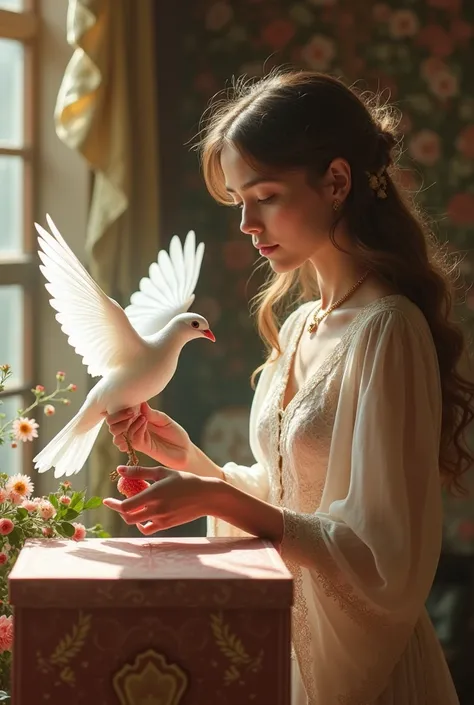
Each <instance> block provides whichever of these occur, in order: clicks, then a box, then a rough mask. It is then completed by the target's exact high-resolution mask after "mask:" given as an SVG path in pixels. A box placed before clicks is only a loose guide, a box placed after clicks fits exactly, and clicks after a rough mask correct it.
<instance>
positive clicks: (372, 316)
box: [352, 294, 433, 344]
mask: <svg viewBox="0 0 474 705" xmlns="http://www.w3.org/2000/svg"><path fill="white" fill-rule="evenodd" d="M389 331H391V332H393V333H395V334H396V333H400V336H399V338H400V342H403V335H412V336H415V337H419V338H420V340H422V341H423V342H425V343H427V344H433V339H432V335H431V330H430V327H429V324H428V321H427V320H426V317H425V315H424V313H423V312H422V310H421V309H420V307H419V306H417V305H416V304H415V303H414V302H413V301H411V299H409V298H408V297H407V296H405V295H403V294H390V295H388V296H382V297H381V298H379V299H375V300H374V301H372V302H371V303H369V304H367V305H366V306H364V307H363V309H362V310H361V312H360V313H359V315H358V316H356V318H355V320H354V333H355V335H354V336H352V339H353V341H354V342H356V340H357V342H359V343H361V341H362V340H363V339H364V338H366V337H367V336H373V334H374V333H375V334H376V333H377V332H379V333H380V336H381V337H382V336H383V334H385V333H387V332H389Z"/></svg>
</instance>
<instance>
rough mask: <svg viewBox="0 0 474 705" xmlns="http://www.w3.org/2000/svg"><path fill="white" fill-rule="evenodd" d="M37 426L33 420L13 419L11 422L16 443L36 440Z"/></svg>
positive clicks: (22, 417)
mask: <svg viewBox="0 0 474 705" xmlns="http://www.w3.org/2000/svg"><path fill="white" fill-rule="evenodd" d="M38 428H39V425H38V424H37V423H36V421H35V420H34V419H27V418H26V417H24V416H21V417H20V418H19V419H15V421H14V422H13V426H12V429H13V435H14V436H15V438H16V440H17V441H23V443H25V441H32V440H33V438H38V431H37V429H38Z"/></svg>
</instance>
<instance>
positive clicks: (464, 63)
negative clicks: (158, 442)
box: [167, 0, 474, 550]
mask: <svg viewBox="0 0 474 705" xmlns="http://www.w3.org/2000/svg"><path fill="white" fill-rule="evenodd" d="M188 7H189V13H188V16H187V17H183V25H182V35H181V36H182V52H183V55H184V61H185V65H186V71H185V75H184V79H185V80H184V85H183V86H181V88H180V90H181V92H182V96H183V100H182V103H181V105H182V114H181V116H180V119H181V124H182V131H183V144H186V143H187V141H188V140H190V139H191V138H193V137H194V136H195V135H196V134H197V132H198V130H199V119H200V116H201V114H202V113H203V111H204V110H205V108H206V107H207V105H208V102H209V100H210V98H211V97H212V96H213V95H215V94H216V93H217V92H218V91H221V90H223V89H224V88H225V87H226V86H229V85H230V81H231V78H232V77H237V76H240V75H242V74H246V75H248V76H249V77H252V76H259V75H262V74H263V73H266V72H268V71H269V70H270V69H272V68H273V67H275V66H293V67H297V68H310V69H314V70H317V71H328V72H330V73H332V74H334V75H336V76H340V77H343V78H345V79H346V80H348V81H349V82H355V84H356V85H357V86H358V87H359V88H361V89H366V88H368V89H371V90H380V91H382V94H383V96H384V97H386V98H387V99H388V100H390V101H391V102H394V103H395V104H396V106H397V107H398V109H399V110H400V111H401V114H402V120H401V125H400V127H401V129H402V131H403V133H404V135H405V137H404V155H403V165H404V167H406V168H407V171H406V172H405V178H406V179H407V184H408V185H409V186H410V188H413V189H415V190H416V191H417V193H418V199H419V200H420V202H421V204H422V205H423V207H424V208H425V210H426V211H427V213H428V215H429V216H430V217H431V218H433V220H434V221H436V222H437V225H436V233H437V235H438V236H439V237H440V238H441V239H442V240H443V241H445V240H446V239H448V242H449V248H450V249H451V250H454V251H459V252H461V253H462V256H463V261H462V272H463V276H464V277H465V279H466V282H467V283H468V284H472V283H473V280H474V88H473V84H472V78H471V69H472V66H474V2H471V1H470V0H464V2H463V1H462V0H405V1H403V0H387V2H377V3H372V2H355V1H354V0H299V1H288V0H285V1H284V0H233V1H231V0H193V2H192V3H188ZM182 159H183V170H184V174H185V178H184V186H183V191H184V194H183V196H184V198H183V202H186V204H187V205H186V209H185V210H184V211H183V212H182V213H180V215H179V217H178V221H179V228H180V230H181V231H182V232H186V231H187V229H188V228H189V227H191V226H190V224H192V227H194V228H195V229H196V231H197V232H198V233H200V234H202V235H203V237H205V239H206V247H207V250H206V257H205V259H204V271H203V276H202V277H201V282H202V284H201V283H200V289H199V297H201V302H202V303H203V310H208V311H209V316H210V317H211V318H212V317H213V318H214V320H215V332H216V335H217V343H216V345H214V346H202V347H199V349H197V346H196V347H195V348H194V349H193V351H192V354H191V351H185V354H184V355H183V363H182V366H181V369H180V370H179V371H178V374H177V378H176V383H175V384H174V385H173V388H172V392H171V393H170V394H169V395H168V402H167V404H168V408H169V409H170V413H174V414H175V416H176V417H177V418H179V419H180V420H181V422H182V423H183V424H184V425H185V426H186V428H188V430H189V431H190V433H191V435H192V436H193V437H194V438H195V439H196V440H198V441H202V440H203V433H204V435H206V432H205V428H208V427H209V424H210V423H211V422H210V420H209V419H210V418H211V417H212V418H215V417H216V415H217V418H219V414H221V415H222V419H224V420H225V419H227V421H226V422H228V423H229V424H230V423H231V422H232V421H231V418H232V417H231V416H227V415H226V411H225V409H226V407H229V406H232V407H238V408H241V407H243V408H247V409H248V406H249V404H250V402H251V398H252V390H251V389H250V386H249V375H250V373H251V371H252V370H253V368H254V367H256V366H257V365H258V364H259V363H260V362H261V359H262V354H263V349H262V344H261V343H260V341H259V339H258V337H257V336H256V333H255V325H254V323H253V321H252V320H250V319H249V316H248V300H249V298H250V297H251V296H252V295H253V294H254V293H255V292H256V290H257V287H258V284H259V282H260V281H261V277H262V274H261V273H257V274H255V275H254V276H252V277H250V274H251V271H252V267H253V263H254V262H255V261H256V254H255V251H254V250H253V248H252V246H251V243H250V241H249V239H247V238H245V236H243V235H242V234H241V233H240V231H239V222H238V219H239V216H238V212H235V211H234V210H232V209H227V208H225V207H222V206H218V205H216V204H215V203H214V202H213V201H212V199H211V198H210V197H209V195H208V194H207V193H206V191H205V188H204V185H203V182H202V180H201V178H200V175H199V173H198V167H197V159H196V155H195V153H194V152H193V151H189V152H188V151H187V150H186V149H185V150H183V155H182ZM249 277H250V280H249ZM459 315H460V316H462V318H463V319H464V320H465V321H466V326H468V327H469V328H470V329H471V331H472V329H473V326H474V290H473V289H471V290H470V291H468V293H467V296H466V299H465V302H464V304H462V305H460V307H459ZM188 353H189V354H188ZM190 400H193V401H195V403H196V407H195V408H196V409H197V411H195V410H193V406H192V404H190ZM229 459H231V458H229ZM472 504H473V503H472V502H466V503H465V504H463V505H459V504H457V505H456V506H457V507H459V506H462V507H463V510H462V512H461V513H462V516H461V518H459V517H458V518H457V519H456V521H457V522H458V523H460V524H461V528H460V529H459V530H456V531H454V534H455V536H454V539H453V536H452V534H453V531H451V534H450V542H451V543H452V545H453V546H455V543H456V541H457V540H459V541H460V542H461V543H462V546H463V548H462V550H466V545H467V544H468V545H469V547H470V550H474V530H473V529H474V509H473V506H472ZM458 511H459V510H458ZM466 522H467V523H466ZM469 522H470V523H469ZM453 526H454V523H452V524H451V528H452V527H453ZM470 527H471V528H470Z"/></svg>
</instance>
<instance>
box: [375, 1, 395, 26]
mask: <svg viewBox="0 0 474 705" xmlns="http://www.w3.org/2000/svg"><path fill="white" fill-rule="evenodd" d="M391 12H392V11H391V9H390V7H389V6H388V5H386V4H385V3H384V2H378V3H376V4H375V5H374V6H373V8H372V16H373V18H374V20H375V21H376V22H388V21H389V19H390V15H391Z"/></svg>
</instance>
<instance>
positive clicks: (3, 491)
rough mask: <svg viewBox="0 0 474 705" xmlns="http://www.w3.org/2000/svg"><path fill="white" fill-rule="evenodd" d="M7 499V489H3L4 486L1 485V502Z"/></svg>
mask: <svg viewBox="0 0 474 705" xmlns="http://www.w3.org/2000/svg"><path fill="white" fill-rule="evenodd" d="M6 499H7V493H6V491H5V490H4V489H3V487H0V504H2V503H3V502H5V500H6Z"/></svg>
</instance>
